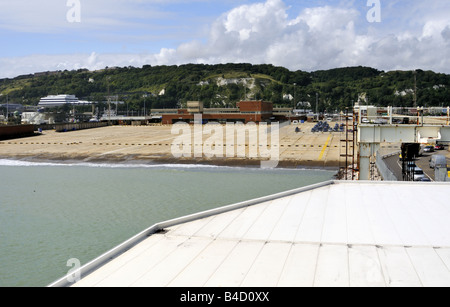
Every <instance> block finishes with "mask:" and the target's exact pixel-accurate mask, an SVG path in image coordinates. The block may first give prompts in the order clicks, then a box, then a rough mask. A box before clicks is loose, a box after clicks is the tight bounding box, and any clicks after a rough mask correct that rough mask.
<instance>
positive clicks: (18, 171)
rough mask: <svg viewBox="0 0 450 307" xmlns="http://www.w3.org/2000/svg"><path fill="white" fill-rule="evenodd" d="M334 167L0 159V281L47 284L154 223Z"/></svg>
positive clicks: (297, 182)
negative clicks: (76, 263)
mask: <svg viewBox="0 0 450 307" xmlns="http://www.w3.org/2000/svg"><path fill="white" fill-rule="evenodd" d="M335 173H336V172H335V171H330V170H328V171H325V170H306V169H273V170H263V169H259V168H238V167H236V168H235V167H215V166H200V165H138V164H130V165H124V164H88V163H86V164H79V163H78V164H69V163H65V164H60V163H32V162H23V161H11V160H0V287H5V286H12V287H21V286H27V287H28V286H31V287H36V286H37V287H40V286H47V285H48V284H50V283H51V282H53V281H55V280H57V279H59V278H60V277H63V276H64V275H66V274H67V273H68V271H69V270H70V269H71V268H72V267H71V266H68V260H69V259H73V258H75V259H78V260H79V261H80V262H81V265H83V264H85V263H87V262H89V261H91V260H92V259H94V258H96V257H98V256H100V255H101V254H103V253H105V252H106V251H108V250H110V249H112V248H113V247H115V246H117V245H119V244H120V243H122V242H124V241H126V240H127V239H129V238H130V237H132V236H134V235H136V234H137V233H140V232H141V231H143V230H145V229H147V228H148V227H150V226H152V225H154V224H156V223H158V222H162V221H166V220H170V219H173V218H177V217H181V216H185V215H188V214H192V213H197V212H201V211H205V210H209V209H213V208H217V207H221V206H224V205H229V204H233V203H237V202H241V201H245V200H250V199H253V198H257V197H261V196H266V195H270V194H274V193H278V192H282V191H287V190H291V189H295V188H298V187H301V186H307V185H311V184H314V183H318V182H323V181H327V180H330V179H332V178H333V176H334V175H335Z"/></svg>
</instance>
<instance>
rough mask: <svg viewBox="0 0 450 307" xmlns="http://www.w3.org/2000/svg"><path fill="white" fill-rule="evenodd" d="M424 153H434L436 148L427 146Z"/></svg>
mask: <svg viewBox="0 0 450 307" xmlns="http://www.w3.org/2000/svg"><path fill="white" fill-rule="evenodd" d="M423 152H434V146H425V147H424V148H423Z"/></svg>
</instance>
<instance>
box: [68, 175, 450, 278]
mask: <svg viewBox="0 0 450 307" xmlns="http://www.w3.org/2000/svg"><path fill="white" fill-rule="evenodd" d="M449 187H450V185H449V184H448V183H402V182H337V181H331V182H327V183H324V184H320V185H314V186H311V187H306V188H301V189H298V190H294V191H288V192H286V193H280V194H277V195H275V196H272V197H268V198H267V197H266V198H261V199H258V200H256V201H253V202H251V203H241V204H236V205H232V206H227V207H224V208H220V209H218V210H213V211H208V212H206V213H200V214H198V215H194V216H190V217H187V218H186V217H185V218H181V219H179V220H175V221H171V222H168V223H162V224H161V225H158V227H157V228H158V229H162V228H164V231H158V232H156V233H153V234H152V235H150V236H148V235H149V234H148V233H147V234H145V233H143V234H141V235H140V237H141V239H140V240H138V241H136V242H137V243H130V242H131V241H130V242H129V243H128V244H125V245H123V246H121V247H120V249H121V251H120V253H117V251H118V250H116V254H117V256H114V259H113V260H111V261H109V260H108V261H107V262H104V263H102V264H101V265H95V266H91V268H92V269H91V270H89V274H87V272H88V270H85V273H83V274H82V276H81V277H82V279H81V280H80V281H79V282H78V283H76V284H74V286H78V287H91V286H101V287H104V286H128V287H134V286H146V287H148V286H156V287H165V286H169V287H171V286H176V287H183V286H186V287H217V286H222V287H277V286H280V287H301V286H305V287H312V286H320V287H322V286H332V287H334V286H344V287H361V286H381V287H386V286H406V287H410V286H450V223H449V222H448V221H450V202H448V195H449V191H450V189H449ZM154 231H155V228H153V230H152V232H154ZM133 242H134V241H133ZM108 257H111V254H109V255H108V254H106V255H104V256H103V257H101V258H108ZM98 263H100V262H98Z"/></svg>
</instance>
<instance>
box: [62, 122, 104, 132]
mask: <svg viewBox="0 0 450 307" xmlns="http://www.w3.org/2000/svg"><path fill="white" fill-rule="evenodd" d="M106 126H108V123H107V122H93V123H76V124H56V125H55V130H56V132H68V131H76V130H84V129H93V128H100V127H106Z"/></svg>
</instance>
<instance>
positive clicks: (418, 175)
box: [414, 167, 426, 181]
mask: <svg viewBox="0 0 450 307" xmlns="http://www.w3.org/2000/svg"><path fill="white" fill-rule="evenodd" d="M424 178H426V177H425V173H424V172H423V170H422V169H421V168H420V167H416V168H414V181H422V180H423V179H424Z"/></svg>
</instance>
